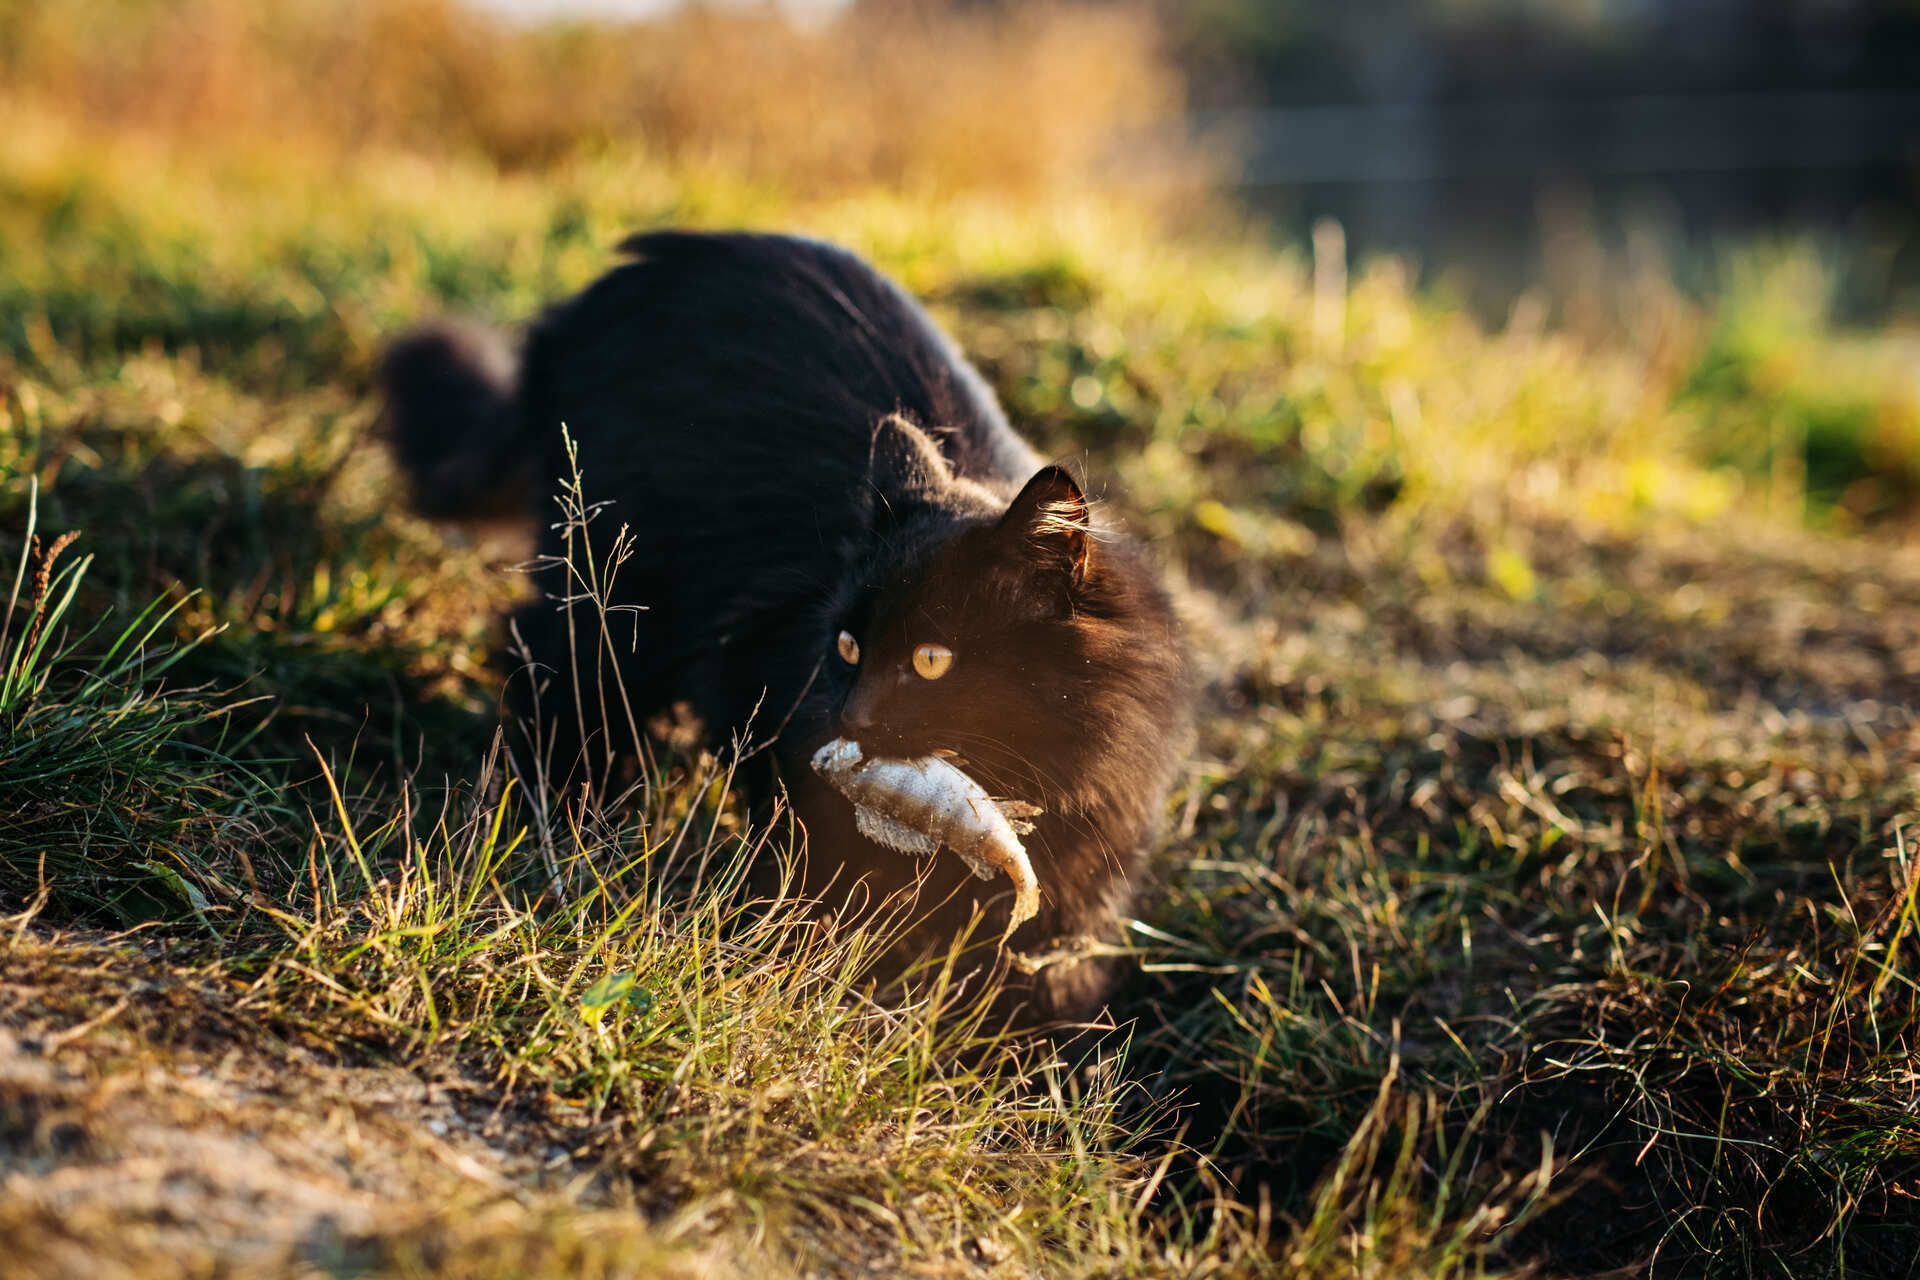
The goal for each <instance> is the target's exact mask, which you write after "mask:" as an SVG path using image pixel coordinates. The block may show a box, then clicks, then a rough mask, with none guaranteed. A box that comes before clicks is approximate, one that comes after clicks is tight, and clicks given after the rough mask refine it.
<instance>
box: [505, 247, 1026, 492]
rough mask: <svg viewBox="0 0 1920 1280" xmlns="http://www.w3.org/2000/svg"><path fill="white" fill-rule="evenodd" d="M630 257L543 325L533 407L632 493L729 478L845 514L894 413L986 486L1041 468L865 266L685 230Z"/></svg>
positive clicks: (926, 325)
mask: <svg viewBox="0 0 1920 1280" xmlns="http://www.w3.org/2000/svg"><path fill="white" fill-rule="evenodd" d="M621 249H622V251H623V252H624V253H626V254H628V255H630V261H628V262H626V263H624V264H622V265H620V266H618V267H615V268H614V269H613V270H611V271H609V272H608V273H606V274H605V275H603V276H602V277H601V278H600V279H599V280H598V281H596V282H595V283H594V284H592V285H590V286H589V287H588V288H587V289H586V290H584V291H583V292H582V293H580V294H579V295H578V296H577V297H575V298H573V299H571V300H570V301H568V302H566V303H563V304H561V305H560V306H558V307H555V308H554V309H552V310H551V311H549V312H548V313H547V314H546V315H545V316H543V317H542V318H541V319H540V320H539V321H537V322H536V323H535V325H534V326H533V329H532V331H531V333H530V334H529V339H528V346H527V352H526V365H525V379H526V382H525V404H526V407H527V409H528V411H530V412H531V413H532V414H533V415H534V417H535V419H536V421H535V424H534V425H535V426H536V427H537V428H547V427H551V428H554V429H555V434H557V427H558V425H559V424H561V423H564V424H565V425H566V426H567V428H568V430H569V432H570V433H571V434H572V436H573V437H574V439H575V440H576V441H578V442H579V447H580V450H581V454H582V460H583V465H584V466H586V467H588V468H594V467H598V468H599V469H600V471H601V474H602V476H603V478H605V479H608V480H609V481H613V482H617V483H619V484H620V485H621V487H622V488H625V489H632V488H634V487H635V486H636V485H639V486H640V487H643V488H645V489H648V490H653V489H656V488H658V489H664V490H670V491H671V492H672V493H673V494H681V495H684V494H690V493H699V492H704V491H705V490H706V489H707V487H708V485H709V483H710V482H715V481H717V482H719V483H723V484H725V485H728V486H730V487H736V488H737V486H740V485H743V484H744V485H746V486H747V487H748V488H749V489H752V490H764V491H765V492H763V493H761V494H760V496H761V497H763V498H766V499H768V500H777V498H778V496H779V495H780V494H783V493H784V494H787V495H789V496H791V495H793V494H795V493H796V492H800V493H805V494H806V496H807V499H808V501H810V502H814V503H818V502H831V501H832V500H833V499H834V497H835V495H836V494H838V493H839V492H841V491H843V490H848V489H849V488H850V487H851V488H852V489H855V490H857V488H858V486H860V485H862V484H864V482H865V479H866V475H867V468H868V456H869V448H870V444H871V439H872V432H873V428H874V424H875V423H876V422H877V421H878V420H879V419H880V418H882V417H884V416H886V415H887V414H890V413H894V412H901V413H905V414H906V415H907V416H908V417H910V418H912V419H913V420H914V421H916V422H917V423H920V424H923V425H925V426H927V427H929V428H931V429H933V430H934V432H935V433H936V438H937V439H938V441H939V443H940V446H941V448H942V451H943V452H945V453H946V454H947V455H948V459H949V461H950V463H951V464H952V466H953V468H954V470H955V472H956V473H958V474H960V475H964V476H968V477H970V478H972V479H975V480H978V481H981V482H983V483H985V484H987V485H989V487H995V488H998V487H1003V486H1017V485H1018V483H1019V482H1020V481H1021V480H1023V479H1024V478H1025V476H1026V475H1027V474H1029V473H1030V472H1031V471H1032V470H1033V468H1034V466H1035V465H1036V463H1037V458H1036V456H1035V455H1034V453H1033V451H1032V450H1031V449H1030V448H1029V447H1028V446H1027V445H1026V444H1025V442H1024V441H1022V440H1021V439H1020V438H1019V437H1018V436H1017V435H1015V434H1014V432H1013V430H1012V429H1011V428H1010V427H1009V426H1008V424H1007V422H1006V419H1005V417H1004V415H1003V414H1002V413H1001V411H1000V409H999V406H998V405H997V404H996V403H995V400H994V397H993V393H992V391H991V390H990V389H989V388H988V387H987V386H986V384H985V382H984V381H983V380H982V379H981V378H980V376H979V374H978V373H977V372H975V371H974V369H973V368H972V366H971V365H969V364H968V363H967V362H966V360H965V358H964V357H963V356H962V355H961V354H960V352H959V351H958V349H957V348H956V347H955V346H954V345H953V344H952V343H951V342H950V341H949V340H948V339H947V338H946V337H945V336H944V335H943V334H941V332H940V331H939V330H938V329H937V328H936V327H935V326H934V324H933V323H932V321H931V320H930V319H929V318H928V316H927V315H926V313H925V312H924V311H923V310H922V309H921V307H920V306H919V304H918V303H916V302H915V301H914V300H913V299H912V298H911V297H909V296H908V295H907V294H906V293H905V292H904V291H903V290H901V289H900V288H899V287H898V286H897V285H895V284H894V283H893V282H892V281H890V280H888V279H887V278H886V277H884V276H882V275H881V274H880V273H879V272H877V271H875V270H874V269H873V268H872V267H870V266H868V265H867V264H866V263H865V262H863V261H862V260H861V259H859V258H858V257H856V256H855V255H853V254H852V253H849V252H847V251H846V250H844V249H840V248H838V247H836V246H833V245H829V244H826V243H823V242H821V241H817V240H811V239H806V238H801V237H795V236H782V235H755V234H746V233H698V232H683V231H668V232H654V233H648V234H642V235H637V236H634V237H632V238H630V239H628V240H627V241H626V242H625V243H624V244H622V246H621ZM609 470H611V471H612V472H613V473H614V474H612V475H608V474H607V473H608V472H609Z"/></svg>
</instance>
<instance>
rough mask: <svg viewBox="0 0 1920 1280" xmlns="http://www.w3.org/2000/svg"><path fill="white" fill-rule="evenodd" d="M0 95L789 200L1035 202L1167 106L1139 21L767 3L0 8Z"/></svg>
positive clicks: (318, 153) (147, 1)
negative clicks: (641, 19) (543, 7)
mask: <svg viewBox="0 0 1920 1280" xmlns="http://www.w3.org/2000/svg"><path fill="white" fill-rule="evenodd" d="M0 50H4V52H0V71H3V72H4V75H0V79H4V80H6V81H8V82H10V83H11V84H13V85H14V86H15V87H16V90H18V91H24V92H25V93H26V94H28V95H30V96H33V97H37V98H39V99H41V100H43V101H51V102H56V103H58V104H60V105H61V107H62V108H63V109H64V110H67V111H70V112H75V113H77V114H79V115H81V116H83V117H84V118H86V119H88V120H89V121H91V122H93V123H94V124H95V125H101V126H108V127H111V128H114V129H116V130H119V129H146V130H154V131H158V132H161V133H163V134H167V135H170V136H173V137H177V138H178V137H185V138H196V137H197V138H203V139H204V138H208V137H219V138H221V139H222V140H223V142H226V143H228V144H231V143H232V142H233V141H236V140H242V139H253V140H257V141H269V142H275V143H289V144H290V143H294V142H297V143H298V144H299V145H301V146H302V147H304V148H308V149H310V150H311V151H312V153H313V154H314V155H315V158H316V160H318V161H319V162H321V163H327V162H328V160H327V157H329V156H330V157H332V158H333V159H334V160H335V161H336V162H337V160H338V158H339V157H341V156H342V155H343V154H344V153H345V152H347V151H348V150H350V149H352V148H354V147H357V146H362V145H366V144H385V145H397V146H400V147H405V148H410V149H416V150H421V151H427V152H432V153H444V152H451V153H462V152H473V153H479V154H481V155H484V156H486V157H488V158H490V159H492V160H493V161H495V162H496V163H498V164H500V165H502V166H506V167H522V166H539V165H546V164H551V163H553V162H556V161H558V160H561V159H563V158H565V157H567V156H570V155H573V154H576V153H578V152H580V151H582V150H593V149H597V148H605V147H607V146H625V145H632V144H637V145H639V146H640V147H642V148H643V149H645V150H647V151H649V152H651V153H654V154H656V155H660V156H664V157H666V158H669V159H672V160H674V161H677V162H681V163H695V164H703V165H704V164H711V165H715V166H717V167H720V168H723V169H726V170H729V171H732V172H738V173H745V174H748V175H751V176H753V177H756V178H760V179H764V180H768V181H772V182H775V183H777V184H779V185H781V186H783V187H786V188H788V189H793V190H800V191H807V190H821V189H837V188H843V187H849V186H858V185H865V184H873V183H882V184H888V185H899V186H904V187H908V188H913V189H916V190H957V189H989V190H995V191H1001V192H1007V193H1020V194H1039V193H1046V192H1050V191H1054V190H1059V189H1063V188H1070V187H1073V186H1076V185H1079V184H1084V183H1088V182H1092V181H1096V180H1098V179H1100V178H1102V177H1103V176H1112V175H1114V173H1115V167H1116V165H1117V164H1118V163H1119V156H1120V152H1119V150H1118V148H1119V147H1120V146H1121V145H1122V144H1125V146H1126V156H1127V160H1126V163H1127V164H1130V165H1137V164H1139V163H1140V159H1139V155H1140V153H1139V146H1140V143H1141V141H1142V140H1143V139H1147V138H1152V137H1157V136H1165V135H1166V133H1167V131H1168V130H1169V129H1170V128H1171V127H1172V126H1173V125H1174V124H1176V123H1177V121H1178V118H1179V114H1180V108H1181V105H1182V96H1183V95H1182V90H1181V82H1180V78H1179V76H1178V75H1177V73H1176V72H1174V70H1173V69H1172V67H1171V65H1170V64H1169V63H1168V62H1167V61H1166V60H1165V59H1164V58H1163V56H1162V53H1161V50H1160V47H1159V41H1158V35H1157V31H1156V28H1155V25H1154V23H1153V21H1152V19H1151V16H1150V14H1149V12H1148V9H1147V6H1145V5H1143V4H1122V5H1097V6H1096V5H1092V4H1087V3H1078V2H1075V0H1049V2H1048V3H1043V4H1037V5H1021V6H1016V7H1013V8H1010V9H1008V10H1006V11H999V12H972V13H956V12H952V11H949V10H945V9H944V8H943V7H941V6H938V5H934V4H923V3H913V2H909V3H889V4H868V5H859V6H854V7H853V9H852V10H851V11H850V12H847V13H845V14H842V15H839V16H837V17H835V18H833V19H832V20H830V21H826V22H815V23H807V24H796V23H795V22H793V21H791V20H789V19H788V18H787V17H785V16H784V15H783V14H782V13H781V11H779V10H778V9H775V8H773V7H771V6H767V7H742V8H734V7H726V8H703V7H694V8H689V9H686V10H681V11H677V12H675V13H672V14H670V15H667V16H665V17H662V18H660V19H657V20H655V21H650V22H645V23H633V24H624V25H612V24H592V25H587V24H573V25H554V26H548V27H543V28H522V27H515V26H513V25H510V24H507V23H503V22H500V21H498V20H495V19H493V18H490V17H488V16H486V15H484V14H479V13H475V12H472V11H470V10H468V9H466V8H464V7H462V6H461V5H459V4H457V3H455V2H454V0H288V2H287V3H276V4H270V5H262V4H258V3H255V2H253V0H179V2H178V3H160V2H158V0H74V2H73V3H62V4H59V5H50V4H42V3H34V2H33V0H0Z"/></svg>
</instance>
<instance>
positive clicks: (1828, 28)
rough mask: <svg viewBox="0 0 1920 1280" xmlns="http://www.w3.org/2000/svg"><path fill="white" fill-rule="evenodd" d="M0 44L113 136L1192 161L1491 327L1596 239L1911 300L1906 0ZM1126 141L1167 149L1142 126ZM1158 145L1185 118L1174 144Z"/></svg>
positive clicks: (498, 10)
mask: <svg viewBox="0 0 1920 1280" xmlns="http://www.w3.org/2000/svg"><path fill="white" fill-rule="evenodd" d="M0 15H4V16H0V70H4V73H5V75H6V78H7V79H8V81H9V82H10V83H12V84H13V85H14V86H16V88H17V89H22V90H27V91H29V92H31V93H34V94H36V95H40V96H44V97H47V98H51V99H53V100H55V101H58V102H60V103H61V104H63V106H66V107H70V108H77V109H79V110H81V111H83V112H84V113H85V114H86V115H87V117H88V118H89V119H92V120H95V121H98V122H102V123H111V124H113V125H114V126H116V127H148V128H163V129H183V128H192V129H206V130H211V129H218V130H220V131H221V132H222V133H223V134H227V135H230V134H232V133H233V132H234V131H236V130H245V131H247V132H265V133H268V134H271V135H274V136H286V135H289V134H298V135H301V136H302V137H303V138H306V139H310V138H312V137H314V136H319V137H324V138H329V139H332V140H334V141H336V142H338V143H340V144H342V145H347V146H352V145H359V144H365V143H371V142H380V143H393V144H398V145H403V146H411V147H425V148H430V149H433V150H445V149H456V150H458V149H471V150H474V151H476V152H479V153H481V154H484V155H485V156H487V157H488V158H490V159H491V160H493V161H495V162H497V163H499V164H501V165H506V166H514V167H527V166H536V167H537V166H541V165H551V164H554V163H556V162H558V161H560V160H561V159H562V158H564V157H567V156H569V155H574V154H577V153H579V152H580V151H582V150H583V149H601V148H606V147H609V146H641V147H645V148H647V149H649V150H651V151H654V152H656V153H658V154H662V155H665V156H669V157H673V158H678V159H691V158H699V159H703V160H709V161H712V162H716V163H722V164H726V165H730V166H733V167H736V168H739V169H743V170H745V171H749V172H752V173H754V174H757V175H762V176H766V177H769V178H774V179H778V180H780V181H782V182H784V183H787V184H789V185H794V186H800V187H805V188H811V189H819V188H823V187H830V186H836V185H847V184H857V183H871V182H881V183H894V184H904V185H910V186H924V185H935V186H941V187H949V188H951V187H955V186H960V187H987V188H993V189H996V190H1007V191H1021V192H1032V191H1033V190H1035V189H1037V188H1042V187H1057V186H1061V185H1080V184H1093V185H1097V186H1100V187H1105V188H1114V189H1120V190H1126V191H1134V192H1141V193H1147V194H1153V193H1156V192H1160V191H1164V189H1165V188H1167V187H1168V186H1170V185H1178V184H1180V183H1185V182H1190V181H1191V180H1193V179H1194V177H1195V176H1196V165H1197V166H1198V167H1199V170H1200V173H1201V174H1202V175H1203V176H1204V177H1205V178H1206V179H1208V180H1210V181H1211V182H1212V183H1213V184H1214V185H1215V186H1216V187H1217V188H1218V189H1219V190H1221V191H1223V192H1227V193H1231V194H1233V195H1235V196H1237V197H1239V198H1240V199H1241V200H1242V201H1243V202H1244V205H1245V207H1246V208H1248V209H1250V210H1253V211H1255V212H1257V214H1258V215H1259V216H1260V217H1262V218H1263V219H1266V220H1269V221H1270V222H1271V225H1272V227H1273V229H1274V232H1275V234H1276V235H1277V236H1281V237H1291V238H1293V239H1296V240H1304V238H1305V236H1306V234H1307V232H1308V229H1309V228H1310V227H1311V226H1312V224H1313V223H1314V222H1315V221H1316V220H1319V219H1322V218H1334V219H1338V220H1339V222H1340V223H1341V224H1342V226H1343V227H1344V229H1345V231H1346V235H1347V240H1348V244H1349V246H1350V247H1351V248H1352V250H1353V251H1354V252H1356V253H1357V254H1359V255H1362V256H1365V255H1368V254H1373V253H1376V252H1389V253H1397V254H1404V255H1408V256H1409V257H1410V258H1411V260H1412V261H1414V262H1416V263H1417V264H1418V265H1419V269H1420V273H1421V279H1422V280H1423V281H1426V282H1430V283H1431V282H1440V283H1444V284H1445V285H1447V286H1448V287H1450V288H1452V289H1455V290H1457V291H1458V292H1459V293H1460V294H1461V295H1462V296H1463V297H1465V298H1467V299H1468V300H1469V301H1470V302H1471V304H1472V305H1473V306H1474V307H1475V308H1476V310H1477V311H1479V312H1480V313H1481V314H1483V315H1486V316H1488V317H1494V318H1497V317H1499V316H1500V315H1502V314H1503V313H1504V309H1505V308H1506V307H1508V306H1510V305H1511V303H1512V302H1513V300H1514V299H1515V298H1516V297H1518V296H1520V295H1521V294H1522V293H1523V292H1524V291H1525V290H1526V289H1528V288H1529V287H1532V286H1537V285H1545V286H1547V287H1549V288H1550V289H1552V290H1554V291H1555V292H1556V293H1557V294H1558V295H1561V297H1560V299H1559V300H1560V301H1563V302H1564V301H1566V300H1567V298H1568V297H1570V296H1571V295H1573V294H1575V293H1578V292H1579V291H1581V290H1582V289H1583V288H1584V287H1586V286H1588V285H1590V284H1591V283H1592V281H1591V280H1590V279H1588V278H1587V277H1588V276H1590V275H1592V273H1593V272H1594V271H1595V265H1596V258H1601V259H1607V260H1619V261H1631V262H1633V263H1634V264H1635V265H1637V266H1645V265H1646V259H1647V257H1648V256H1649V255H1654V256H1656V257H1658V258H1659V259H1660V261H1661V263H1662V264H1663V266H1664V267H1665V268H1666V269H1668V270H1670V271H1671V272H1673V273H1674V274H1675V275H1676V277H1677V278H1678V279H1680V280H1681V281H1682V282H1683V283H1684V284H1685V285H1687V286H1688V287H1689V288H1690V289H1691V290H1693V291H1695V292H1699V291H1701V290H1704V289H1707V288H1710V287H1711V286H1712V284H1713V282H1714V275H1713V273H1714V271H1715V269H1716V257H1715V251H1716V250H1717V249H1719V248H1722V247H1724V245H1725V244H1726V243H1727V242H1728V241H1729V240H1730V239H1733V238H1746V239H1753V238H1757V237H1773V238H1778V237H1793V238H1800V239H1804V240H1805V241H1807V242H1808V243H1812V244H1816V245H1818V246H1819V247H1820V249H1821V250H1822V252H1823V253H1824V254H1825V255H1826V256H1827V258H1828V260H1829V267H1830V269H1831V270H1832V271H1833V272H1834V273H1836V276H1837V279H1836V280H1835V282H1834V289H1835V298H1834V301H1835V303H1836V305H1837V306H1839V307H1840V308H1841V310H1842V312H1843V314H1845V315H1847V316H1851V317H1858V318H1883V317H1885V316H1888V315H1891V314H1897V313H1902V312H1908V311H1911V310H1912V309H1913V308H1914V306H1915V305H1916V290H1917V289H1920V246H1917V245H1916V243H1915V231H1916V226H1915V217H1914V214H1915V200H1916V172H1917V171H1920V5H1915V4H1913V3H1909V2H1907V0H1694V2H1687V3H1681V2H1679V0H1364V2H1361V3H1352V4H1313V3H1306V2H1304V0H1158V2H1155V0H1105V2H1100V0H1088V2H1082V3H1072V4H1064V3H1038V4H1036V3H1027V2H1023V0H785V2H784V3H771V2H766V3H727V2H725V0H706V2H704V3H681V2H680V0H470V2H469V3H467V4H465V5H462V4H460V3H456V2H455V0H289V2H287V3H279V4H273V5H250V4H242V3H235V2H233V0H164V2H163V0H61V2H59V3H46V2H40V0H6V3H4V4H0ZM1148 139H1152V140H1153V141H1154V142H1155V143H1157V144H1158V145H1157V146H1153V147H1145V146H1143V145H1142V144H1143V142H1145V141H1146V140H1148ZM1183 144H1184V145H1183Z"/></svg>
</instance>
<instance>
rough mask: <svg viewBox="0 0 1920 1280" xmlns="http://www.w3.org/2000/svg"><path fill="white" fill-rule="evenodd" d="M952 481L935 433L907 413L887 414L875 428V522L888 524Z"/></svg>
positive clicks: (870, 461)
mask: <svg viewBox="0 0 1920 1280" xmlns="http://www.w3.org/2000/svg"><path fill="white" fill-rule="evenodd" d="M952 483H953V469H952V468H951V467H949V466H948V465H947V458H946V455H945V454H943V453H941V452H940V446H939V445H937V444H935V443H934V441H933V437H932V436H930V435H928V434H927V433H926V432H924V431H922V430H921V429H920V428H919V427H917V426H915V425H914V424H913V423H912V421H910V420H909V419H908V418H907V417H906V416H905V415H903V414H898V413H891V414H888V415H887V416H886V417H884V418H882V419H880V421H879V422H878V423H876V424H875V425H874V428H873V442H872V444H871V446H870V448H869V452H868V454H867V487H868V495H869V497H870V500H871V501H872V503H873V523H874V524H875V525H883V524H889V523H892V522H894V521H897V520H898V519H900V518H901V517H902V516H903V515H905V514H906V513H907V512H908V511H909V510H911V509H912V508H914V507H917V506H921V505H924V504H925V503H927V502H928V501H930V500H931V499H932V498H933V496H934V495H935V494H938V493H940V492H941V491H942V490H944V489H946V488H947V487H948V486H949V485H951V484H952Z"/></svg>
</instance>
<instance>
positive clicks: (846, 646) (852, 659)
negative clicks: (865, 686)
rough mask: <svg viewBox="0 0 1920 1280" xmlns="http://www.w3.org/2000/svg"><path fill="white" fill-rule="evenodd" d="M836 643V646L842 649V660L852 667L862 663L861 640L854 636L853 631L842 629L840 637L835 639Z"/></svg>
mask: <svg viewBox="0 0 1920 1280" xmlns="http://www.w3.org/2000/svg"><path fill="white" fill-rule="evenodd" d="M834 644H835V647H837V648H838V649H839V650H840V660H841V661H842V662H844V663H846V664H847V665H848V666H850V667H857V666H859V665H860V642H859V641H858V640H855V639H854V638H853V632H851V631H842V632H841V633H840V638H839V639H838V640H837V641H835V642H834Z"/></svg>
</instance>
